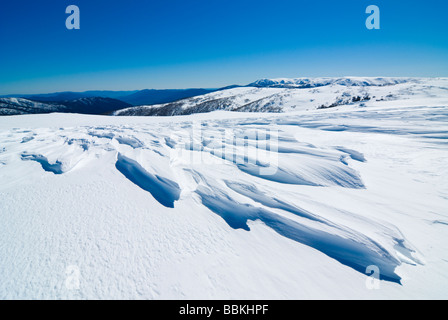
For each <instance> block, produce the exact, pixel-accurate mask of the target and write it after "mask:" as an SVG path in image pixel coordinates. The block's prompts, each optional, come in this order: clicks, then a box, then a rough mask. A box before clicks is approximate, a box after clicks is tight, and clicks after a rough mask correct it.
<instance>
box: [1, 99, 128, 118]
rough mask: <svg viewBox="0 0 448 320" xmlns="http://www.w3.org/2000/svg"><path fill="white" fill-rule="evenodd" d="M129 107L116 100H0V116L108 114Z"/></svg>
mask: <svg viewBox="0 0 448 320" xmlns="http://www.w3.org/2000/svg"><path fill="white" fill-rule="evenodd" d="M130 106H131V105H130V104H128V103H126V102H123V101H120V100H116V99H111V98H101V97H88V98H80V99H76V100H64V101H56V102H39V101H32V100H28V99H22V98H0V116H4V115H20V114H37V113H52V112H61V113H62V112H66V113H82V114H109V113H111V112H112V111H115V110H119V109H123V108H128V107H130Z"/></svg>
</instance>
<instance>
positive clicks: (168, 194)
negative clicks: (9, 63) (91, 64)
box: [0, 80, 448, 299]
mask: <svg viewBox="0 0 448 320" xmlns="http://www.w3.org/2000/svg"><path fill="white" fill-rule="evenodd" d="M434 81H436V80H434ZM440 81H441V82H442V84H441V85H438V86H433V89H428V90H427V91H422V90H421V91H418V92H413V91H412V90H410V91H407V93H408V96H407V97H406V98H403V99H401V100H395V101H385V100H382V101H376V100H370V101H367V102H365V103H364V104H362V105H361V104H352V105H343V106H338V107H336V108H330V109H324V110H308V111H307V110H301V111H290V112H288V113H282V114H266V113H235V112H226V111H218V112H212V113H207V114H195V115H190V116H176V117H163V118H156V117H107V116H85V115H70V114H49V115H26V116H12V117H2V118H0V181H1V183H0V221H1V224H0V298H1V299H447V298H448V289H447V288H448V179H447V178H448V166H447V163H448V125H447V123H448V122H447V121H448V93H447V92H448V89H447V87H446V86H445V84H446V80H443V81H442V80H440ZM399 86H402V84H399ZM238 90H242V89H238ZM274 90H278V89H274ZM297 90H301V89H297ZM375 90H377V89H375ZM378 90H379V89H378ZM386 90H391V87H388V88H387V89H386ZM306 92H308V91H306ZM435 92H436V93H435ZM378 100H380V99H378ZM267 145H269V147H268V148H267V147H266V146H267ZM257 152H259V153H258V154H257ZM272 168H274V169H275V170H269V169H272ZM263 169H266V170H267V171H266V172H267V174H263V173H262V172H263ZM370 266H376V267H378V269H379V271H380V276H381V279H382V280H381V281H380V283H379V287H376V288H372V286H371V285H369V284H371V283H372V281H371V278H369V277H368V275H367V274H366V269H367V268H368V267H370Z"/></svg>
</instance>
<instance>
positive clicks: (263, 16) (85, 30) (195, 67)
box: [0, 0, 448, 94]
mask: <svg viewBox="0 0 448 320" xmlns="http://www.w3.org/2000/svg"><path fill="white" fill-rule="evenodd" d="M71 4H74V5H77V6H79V8H80V11H81V29H80V30H67V29H66V28H65V20H66V18H67V17H68V15H67V14H66V13H65V8H66V7H67V6H68V5H71ZM371 4H375V5H377V6H379V8H380V9H381V30H367V28H366V27H365V20H366V18H367V14H365V10H366V8H367V6H368V5H371ZM447 15H448V3H447V1H446V0H425V1H421V0H407V1H403V0H341V1H328V0H325V1H323V0H313V1H310V0H307V1H301V0H269V1H266V0H256V1H255V0H182V1H179V0H157V1H155V0H154V1H152V0H127V1H121V0H119V1H118V0H52V1H49V0H39V1H35V0H33V1H31V0H27V1H23V0H14V1H1V2H0V45H1V46H0V94H15V93H39V92H54V91H66V90H67V91H84V90H100V89H108V90H130V89H143V88H189V87H219V86H224V85H230V84H247V83H249V82H252V81H254V80H256V79H258V78H264V77H270V78H273V77H312V76H345V75H347V76H349V75H355V76H362V75H365V76H432V77H436V76H448V22H447Z"/></svg>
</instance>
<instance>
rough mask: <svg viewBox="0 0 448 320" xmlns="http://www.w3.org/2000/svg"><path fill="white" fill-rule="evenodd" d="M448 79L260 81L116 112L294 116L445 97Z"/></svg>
mask: <svg viewBox="0 0 448 320" xmlns="http://www.w3.org/2000/svg"><path fill="white" fill-rule="evenodd" d="M446 90H448V79H421V78H420V79H418V78H359V77H356V78H355V77H348V78H315V79H308V78H300V79H277V80H269V79H264V80H259V81H256V82H254V83H252V84H250V85H248V86H246V87H238V88H232V89H228V90H222V91H218V92H213V93H209V94H206V95H202V96H198V97H193V98H189V99H184V100H179V101H176V102H172V103H168V104H160V105H152V106H140V107H132V108H128V109H124V110H119V111H116V112H115V113H114V114H115V115H118V116H126V115H132V116H174V115H188V114H194V113H203V112H211V111H217V110H225V111H239V112H270V113H271V112H275V113H281V112H291V111H303V110H313V109H324V108H331V107H336V106H341V105H358V106H363V105H365V104H366V103H370V104H372V103H375V104H378V103H380V104H381V103H387V102H388V101H400V100H401V101H403V100H409V99H412V100H418V99H431V98H432V97H440V96H441V95H442V96H443V93H445V92H446Z"/></svg>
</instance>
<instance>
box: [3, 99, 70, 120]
mask: <svg viewBox="0 0 448 320" xmlns="http://www.w3.org/2000/svg"><path fill="white" fill-rule="evenodd" d="M67 109H68V108H67V107H66V106H64V105H62V104H48V103H44V102H37V101H31V100H27V99H22V98H0V116H3V115H19V114H34V113H51V112H65V111H66V110H67Z"/></svg>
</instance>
